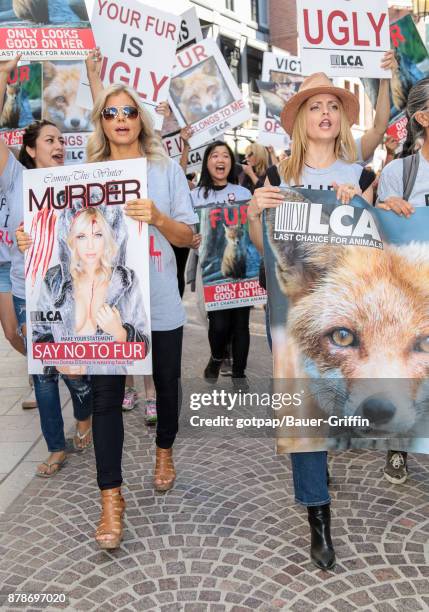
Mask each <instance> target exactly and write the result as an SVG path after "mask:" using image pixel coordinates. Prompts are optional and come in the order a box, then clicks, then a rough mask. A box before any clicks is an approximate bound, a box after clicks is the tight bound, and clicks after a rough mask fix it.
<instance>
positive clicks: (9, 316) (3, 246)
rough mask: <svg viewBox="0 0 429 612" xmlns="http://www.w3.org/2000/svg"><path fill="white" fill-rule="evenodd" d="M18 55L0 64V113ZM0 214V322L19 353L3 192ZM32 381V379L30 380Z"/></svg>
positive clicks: (29, 403) (29, 404)
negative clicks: (3, 224)
mask: <svg viewBox="0 0 429 612" xmlns="http://www.w3.org/2000/svg"><path fill="white" fill-rule="evenodd" d="M19 58H20V56H19V55H18V56H17V58H16V60H9V61H6V62H2V63H1V64H0V93H1V96H2V98H1V101H0V114H1V110H2V108H3V103H4V94H5V92H6V86H7V79H8V76H9V74H10V72H12V71H13V70H14V69H15V67H16V64H17V61H19ZM0 215H1V218H2V220H4V223H5V226H3V227H0V232H1V239H0V323H1V326H2V329H3V332H4V335H5V337H6V339H7V340H8V341H9V343H10V344H11V346H12V347H13V348H14V349H15V350H16V351H18V353H21V355H25V354H26V350H25V343H24V339H23V338H22V335H20V333H18V321H17V318H16V314H15V308H14V305H13V298H12V283H11V278H10V271H11V265H12V262H11V248H12V242H13V235H12V232H11V230H10V210H9V202H8V200H7V197H6V196H5V194H3V193H0ZM30 382H31V383H32V381H30ZM22 407H23V408H37V403H36V401H35V399H33V398H31V397H30V398H27V399H25V400H23V402H22Z"/></svg>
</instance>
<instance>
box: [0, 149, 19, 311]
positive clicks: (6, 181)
mask: <svg viewBox="0 0 429 612" xmlns="http://www.w3.org/2000/svg"><path fill="white" fill-rule="evenodd" d="M24 169H25V168H24V166H23V165H22V164H20V163H19V161H18V160H17V159H16V158H15V156H14V155H13V153H11V152H10V151H9V157H8V160H7V164H6V167H5V169H4V171H3V174H1V175H0V189H1V190H2V191H3V192H4V193H5V194H6V198H7V201H8V204H9V213H10V216H9V236H10V238H11V239H12V240H13V244H12V246H11V248H10V261H11V268H10V280H11V283H12V294H13V295H16V297H19V298H22V299H23V300H25V276H24V255H22V253H20V251H19V249H18V247H17V244H16V238H15V231H16V229H17V228H18V227H19V225H20V224H21V223H22V222H23V220H24V202H23V189H22V173H23V170H24Z"/></svg>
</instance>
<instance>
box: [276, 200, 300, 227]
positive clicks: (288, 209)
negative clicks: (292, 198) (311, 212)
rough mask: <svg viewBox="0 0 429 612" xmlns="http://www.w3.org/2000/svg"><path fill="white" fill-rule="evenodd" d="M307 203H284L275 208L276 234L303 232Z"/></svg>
mask: <svg viewBox="0 0 429 612" xmlns="http://www.w3.org/2000/svg"><path fill="white" fill-rule="evenodd" d="M307 213H308V202H284V204H282V205H281V206H279V207H278V208H276V218H275V224H274V229H275V231H276V232H305V231H306V226H307Z"/></svg>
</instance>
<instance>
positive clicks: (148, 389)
mask: <svg viewBox="0 0 429 612" xmlns="http://www.w3.org/2000/svg"><path fill="white" fill-rule="evenodd" d="M143 384H144V389H145V400H144V420H145V423H146V424H147V425H155V423H156V392H155V386H154V383H153V377H152V375H151V374H145V375H143ZM138 401H139V396H138V393H137V389H136V387H135V383H134V376H127V377H126V379H125V394H124V399H123V402H122V410H124V411H125V412H130V411H131V410H134V408H135V407H136V406H137V404H138Z"/></svg>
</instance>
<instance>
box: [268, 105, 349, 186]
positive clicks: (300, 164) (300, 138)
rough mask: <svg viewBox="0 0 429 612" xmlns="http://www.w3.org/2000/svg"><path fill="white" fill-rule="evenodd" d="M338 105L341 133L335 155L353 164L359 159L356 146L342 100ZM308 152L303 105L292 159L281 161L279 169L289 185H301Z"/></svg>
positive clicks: (297, 120)
mask: <svg viewBox="0 0 429 612" xmlns="http://www.w3.org/2000/svg"><path fill="white" fill-rule="evenodd" d="M338 104H339V109H340V131H339V134H338V136H337V137H336V138H335V148H334V154H335V157H336V159H342V160H343V161H346V162H349V163H352V162H354V161H356V159H357V150H356V144H355V141H354V139H353V135H352V131H351V128H350V124H349V121H348V119H347V116H346V113H345V111H344V107H343V105H342V103H341V101H340V100H339V101H338ZM307 150H308V137H307V125H306V121H305V103H303V104H301V106H300V108H299V110H298V113H297V116H296V120H295V123H294V126H293V131H292V146H291V153H290V157H288V158H287V159H284V160H283V161H281V162H280V164H279V167H278V170H279V174H280V176H281V178H282V179H283V181H284V182H285V183H287V184H288V185H291V184H299V182H300V179H301V174H302V171H303V168H304V163H305V154H306V152H307Z"/></svg>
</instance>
